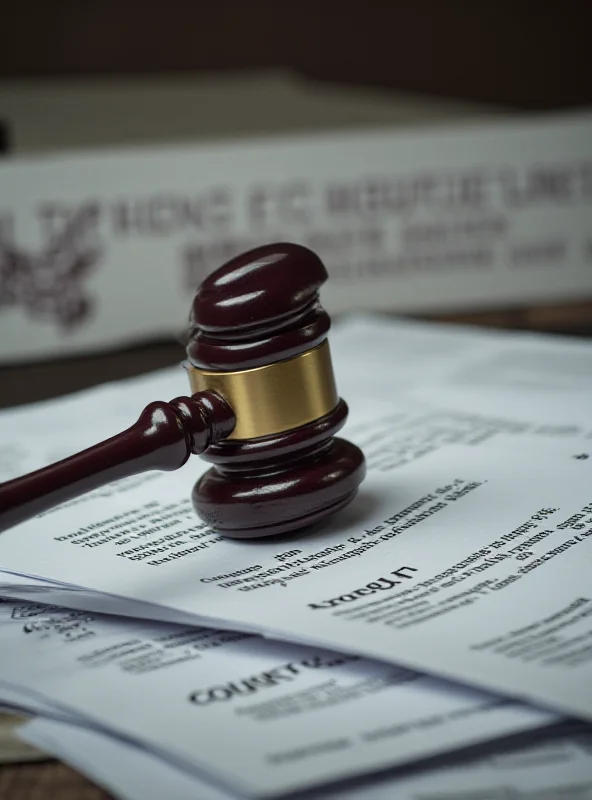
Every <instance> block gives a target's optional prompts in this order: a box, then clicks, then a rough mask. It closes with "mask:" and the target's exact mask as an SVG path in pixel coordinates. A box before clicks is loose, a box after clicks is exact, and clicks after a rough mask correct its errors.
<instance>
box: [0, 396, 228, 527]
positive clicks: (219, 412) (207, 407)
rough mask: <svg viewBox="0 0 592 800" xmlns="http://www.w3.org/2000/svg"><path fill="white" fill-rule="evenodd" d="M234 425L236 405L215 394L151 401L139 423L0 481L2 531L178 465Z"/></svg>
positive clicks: (204, 448) (181, 464) (176, 467)
mask: <svg viewBox="0 0 592 800" xmlns="http://www.w3.org/2000/svg"><path fill="white" fill-rule="evenodd" d="M89 422H90V421H89ZM233 427H234V415H233V413H232V410H231V408H230V407H229V406H228V404H227V403H226V402H225V401H224V400H223V399H222V398H221V397H219V396H218V395H216V394H214V393H213V392H203V393H201V394H200V395H194V396H193V397H179V398H177V399H175V400H172V401H171V402H170V403H163V402H155V403H150V404H149V405H147V406H146V408H145V409H144V410H143V411H142V413H141V415H140V417H139V419H138V421H137V422H136V423H135V424H134V425H132V426H131V428H128V429H127V430H125V431H123V432H122V433H120V434H118V435H117V436H113V437H112V438H110V439H107V440H105V441H104V442H101V443H100V444H97V445H95V446H94V447H90V448H88V449H87V450H83V451H82V452H81V453H77V454H76V455H73V456H71V457H70V458H65V459H63V460H62V461H58V462H57V463H56V464H52V465H50V466H48V467H44V468H43V469H39V470H37V471H36V472H32V473H30V474H29V475H24V476H23V477H22V478H15V479H14V480H12V481H8V482H7V483H3V484H0V530H5V529H6V528H9V527H12V526H13V525H17V524H18V523H20V522H23V521H24V520H26V519H29V518H30V517H32V516H35V515H36V514H40V513H42V512H43V511H47V510H48V509H50V508H52V507H53V506H56V505H58V504H60V503H63V502H65V501H67V500H72V499H73V498H74V497H78V496H79V495H81V494H84V493H85V492H89V491H92V490H93V489H98V488H99V487H100V486H104V485H105V484H107V483H112V482H113V481H116V480H120V479H121V478H127V477H129V476H131V475H136V474H138V473H140V472H146V471H148V470H174V469H178V468H179V467H181V466H183V464H184V463H185V462H186V461H187V459H188V458H189V456H190V455H191V454H192V453H197V454H199V453H202V452H203V451H204V450H206V449H207V448H208V447H209V446H210V445H211V444H213V443H214V442H216V441H218V440H219V439H221V438H224V437H225V436H228V435H229V434H230V433H231V432H232V428H233Z"/></svg>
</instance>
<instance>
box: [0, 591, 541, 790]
mask: <svg viewBox="0 0 592 800" xmlns="http://www.w3.org/2000/svg"><path fill="white" fill-rule="evenodd" d="M0 649H1V651H2V663H1V664H0V701H1V700H2V697H3V685H4V687H5V690H4V696H5V697H8V699H9V700H12V703H15V692H17V691H18V692H20V698H21V701H20V702H21V704H22V706H23V707H24V708H26V707H27V705H28V704H29V701H28V699H27V698H30V705H31V708H32V709H34V710H39V704H40V703H41V704H42V705H41V708H42V711H44V712H45V713H47V711H46V709H47V706H48V705H50V706H54V707H55V708H56V709H57V712H58V714H57V716H59V715H61V716H62V718H65V719H68V716H69V717H70V718H78V719H79V720H81V721H83V722H84V721H85V722H86V724H90V725H94V726H95V727H99V728H101V729H102V730H103V731H105V732H108V733H109V734H111V735H114V736H119V737H120V738H121V737H123V738H128V739H131V740H133V741H134V742H136V743H138V744H139V745H141V746H142V747H144V748H146V749H147V750H149V751H152V752H153V753H156V754H160V755H161V756H163V757H166V758H168V759H169V760H171V761H172V762H173V763H176V764H178V765H180V766H183V767H184V768H185V769H187V770H189V771H191V772H192V773H194V774H197V775H200V774H204V775H208V776H209V777H210V779H212V780H213V781H216V782H219V783H220V784H222V785H226V787H227V788H228V789H229V790H235V791H241V792H242V793H243V794H247V795H250V796H253V797H264V796H269V795H275V794H278V793H285V792H288V791H294V790H297V789H303V788H309V787H314V786H315V785H318V784H322V783H326V782H327V781H331V780H336V779H344V778H348V777H352V776H356V775H360V774H364V773H369V772H373V771H375V770H377V769H385V768H387V767H393V766H396V765H401V764H405V763H409V762H413V761H419V760H421V759H425V758H427V757H430V756H434V755H435V754H439V753H442V752H447V751H450V750H453V749H455V748H459V747H464V746H468V745H471V744H474V743H475V742H479V741H487V740H489V739H494V738H496V737H506V736H508V735H510V734H516V733H519V732H523V731H528V730H531V729H534V728H539V727H541V726H545V725H551V724H553V723H555V722H556V717H555V716H554V715H552V714H549V713H545V712H543V711H538V710H536V709H529V708H527V707H525V706H523V705H520V704H517V703H514V702H511V701H509V700H504V699H500V698H498V697H494V696H492V695H484V694H482V693H478V692H474V691H470V690H469V689H465V688H464V687H459V686H451V685H448V684H444V683H442V682H440V681H437V680H434V679H431V678H427V677H423V676H421V675H418V674H416V673H413V672H410V671H408V670H405V669H402V668H400V667H393V666H391V665H388V664H381V663H377V662H370V661H368V660H365V659H360V658H357V657H351V656H346V655H340V654H337V653H335V652H331V651H328V650H325V649H319V648H315V649H311V648H305V647H299V646H295V645H287V644H282V643H277V642H270V641H266V640H262V639H261V638H259V637H253V636H249V635H246V634H241V633H237V632H230V631H223V630H213V629H204V628H195V627H183V626H179V625H167V624H162V623H161V624H158V623H148V622H140V621H137V620H125V619H121V618H115V617H108V616H99V615H95V614H91V613H88V612H83V611H71V610H66V609H60V608H55V607H49V606H43V605H38V604H33V603H20V602H10V601H7V600H4V601H3V602H1V603H0ZM17 702H18V700H17ZM49 715H50V716H56V715H54V714H53V713H52V712H51V711H50V712H49ZM64 715H65V717H64Z"/></svg>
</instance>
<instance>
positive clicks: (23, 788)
mask: <svg viewBox="0 0 592 800" xmlns="http://www.w3.org/2000/svg"><path fill="white" fill-rule="evenodd" d="M0 798H2V800H112V796H111V795H108V794H106V793H105V792H103V791H102V790H101V789H99V788H98V787H97V786H94V785H93V784H92V783H90V782H89V781H87V780H86V778H83V777H82V775H79V774H78V773H77V772H74V770H72V769H70V768H69V767H66V766H65V765H64V764H60V763H58V762H57V761H41V762H39V761H37V762H35V763H34V764H8V765H4V766H2V767H0ZM163 800H173V798H170V799H169V798H164V797H163Z"/></svg>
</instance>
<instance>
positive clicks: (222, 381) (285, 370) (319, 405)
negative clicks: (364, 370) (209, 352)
mask: <svg viewBox="0 0 592 800" xmlns="http://www.w3.org/2000/svg"><path fill="white" fill-rule="evenodd" d="M188 372H189V383H190V384H191V390H192V392H193V393H195V392H202V391H205V390H208V389H209V390H211V391H215V392H218V394H221V395H222V397H224V399H225V400H227V402H228V403H229V404H230V406H231V407H232V409H233V411H234V413H235V416H236V425H235V428H234V430H233V432H232V434H231V435H230V436H229V437H228V438H229V439H255V438H257V437H259V436H268V435H269V434H272V433H281V432H282V431H287V430H290V428H298V427H300V425H306V423H307V422H312V421H313V420H315V419H318V418H319V417H324V416H325V414H328V413H329V412H330V411H332V410H333V409H334V408H335V406H336V405H337V403H338V402H339V396H338V394H337V389H336V387H335V379H334V377H333V365H332V363H331V352H330V350H329V342H328V341H327V340H325V341H324V342H323V343H322V344H320V345H319V346H318V347H315V348H314V349H313V350H308V351H307V352H306V353H301V354H300V355H298V356H295V357H294V358H290V359H287V360H286V361H278V362H277V363H275V364H267V365H266V366H264V367H255V368H254V369H244V370H241V371H240V372H212V371H210V370H204V369H199V368H198V367H194V366H192V365H191V364H190V365H188Z"/></svg>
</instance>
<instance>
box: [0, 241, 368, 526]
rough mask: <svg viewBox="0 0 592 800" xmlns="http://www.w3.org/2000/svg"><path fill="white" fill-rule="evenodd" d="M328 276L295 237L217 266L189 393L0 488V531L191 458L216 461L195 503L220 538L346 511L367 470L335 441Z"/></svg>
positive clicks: (199, 321) (194, 344) (197, 307)
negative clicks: (325, 303)
mask: <svg viewBox="0 0 592 800" xmlns="http://www.w3.org/2000/svg"><path fill="white" fill-rule="evenodd" d="M327 277H328V276H327V271H326V269H325V267H324V265H323V263H322V261H321V260H320V258H319V257H318V256H317V255H316V254H315V253H313V252H312V251H311V250H309V249H308V248H305V247H302V246H300V245H295V244H271V245H265V246H263V247H259V248H256V249H255V250H251V251H249V252H247V253H244V254H243V255H241V256H238V257H237V258H234V259H232V260H231V261H229V262H228V263H226V264H224V265H223V266H221V267H220V268H219V269H217V270H216V271H214V272H213V273H211V274H210V275H209V276H208V277H207V278H206V279H205V280H204V281H203V283H202V284H201V286H200V287H199V289H198V290H197V293H196V295H195V298H194V301H193V306H192V309H191V313H190V317H189V336H188V344H187V362H186V363H185V367H186V369H187V372H188V377H189V384H190V387H191V392H192V394H191V396H190V397H178V398H176V399H175V400H171V402H169V403H165V402H153V403H150V404H149V405H147V406H146V408H145V409H144V410H143V411H142V413H141V414H140V417H139V419H138V421H137V422H136V423H135V424H134V425H132V427H130V428H128V429H127V430H125V431H123V432H122V433H120V434H118V435H116V436H113V437H111V438H110V439H107V440H105V441H103V442H101V443H99V444H97V445H95V446H93V447H90V448H88V449H87V450H83V451H82V452H80V453H77V454H76V455H73V456H71V457H69V458H66V459H63V460H62V461H58V462H57V463H55V464H52V465H50V466H47V467H45V468H43V469H39V470H37V471H35V472H32V473H30V474H28V475H25V476H23V477H20V478H16V479H14V480H11V481H8V482H6V483H3V484H0V530H5V529H6V528H9V527H11V526H14V525H17V524H18V523H20V522H23V521H25V520H26V519H29V518H30V517H32V516H35V515H36V514H39V513H41V512H43V511H46V510H48V509H49V508H52V507H54V506H56V505H58V504H60V503H63V502H65V501H68V500H71V499H73V498H74V497H77V496H79V495H81V494H83V493H85V492H89V491H91V490H93V489H96V488H98V487H100V486H103V485H105V484H107V483H110V482H112V481H115V480H120V479H122V478H125V477H129V476H131V475H135V474H138V473H140V472H145V471H148V470H175V469H178V468H180V467H182V466H183V465H184V464H185V462H186V461H187V460H188V459H189V456H190V455H191V454H192V453H194V454H197V455H201V456H203V458H204V459H205V460H206V461H208V462H210V463H212V464H213V466H212V467H211V468H210V469H209V470H208V471H207V472H206V473H205V474H204V475H202V476H201V477H200V479H199V480H198V481H197V483H196V484H195V486H194V488H193V492H192V502H193V507H194V508H195V511H196V512H197V514H198V516H199V517H200V518H201V519H202V520H203V521H204V522H205V523H206V524H207V525H209V526H210V527H211V528H213V529H214V530H215V531H216V532H218V533H219V534H220V535H223V536H228V537H231V538H254V537H263V536H271V535H275V534H283V533H288V532H291V531H295V530H299V529H302V528H306V527H308V526H310V525H312V524H313V523H315V522H317V521H318V520H321V519H323V518H325V517H327V516H328V515H330V514H332V513H334V512H335V511H338V510H339V509H341V508H343V507H344V506H345V505H347V504H348V503H349V502H350V501H351V500H352V499H353V498H354V496H355V495H356V492H357V490H358V487H359V485H360V483H361V482H362V481H363V479H364V476H365V472H366V466H365V461H364V455H363V453H362V451H361V450H360V449H359V448H358V447H356V446H355V445H354V444H352V443H351V442H349V441H347V440H345V439H342V438H338V437H336V436H335V434H336V433H337V432H338V431H339V430H340V429H341V428H342V427H343V425H344V424H345V422H346V420H347V416H348V408H347V405H346V403H345V402H344V401H343V400H342V399H341V398H340V397H339V395H338V394H337V389H336V386H335V379H334V375H333V366H332V363H331V354H330V350H329V342H328V339H327V334H328V331H329V328H330V325H331V321H330V319H329V316H328V314H327V312H326V311H325V310H324V309H323V308H322V306H321V304H320V301H319V289H320V287H321V286H322V284H323V283H324V282H325V281H326V280H327Z"/></svg>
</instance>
